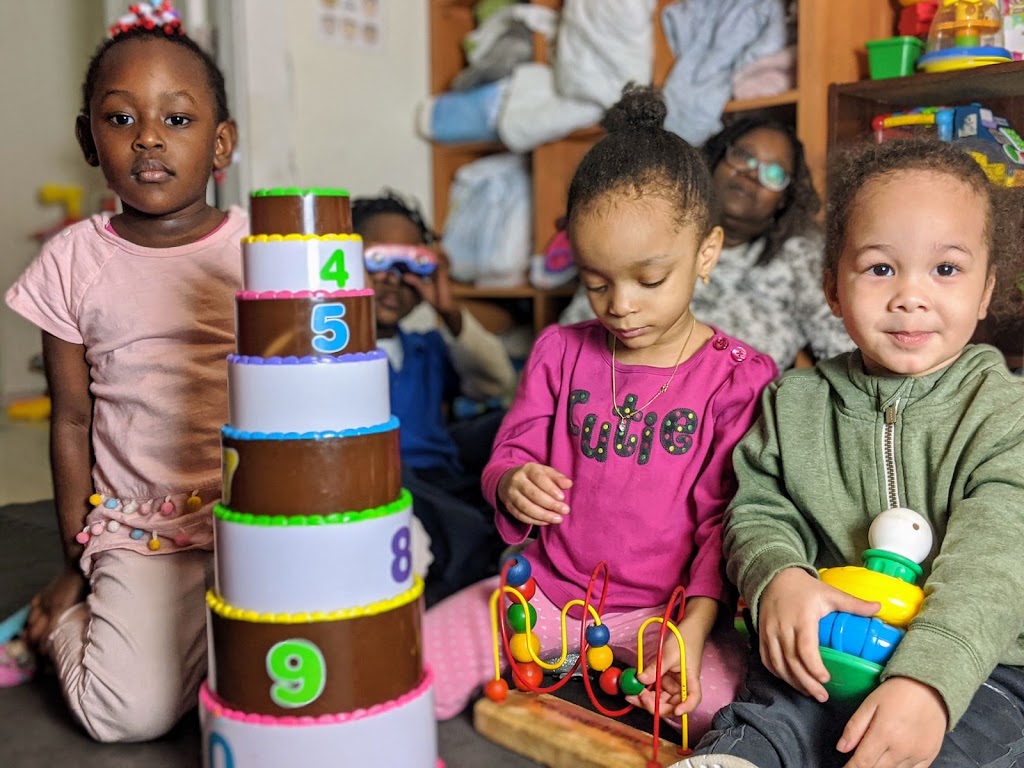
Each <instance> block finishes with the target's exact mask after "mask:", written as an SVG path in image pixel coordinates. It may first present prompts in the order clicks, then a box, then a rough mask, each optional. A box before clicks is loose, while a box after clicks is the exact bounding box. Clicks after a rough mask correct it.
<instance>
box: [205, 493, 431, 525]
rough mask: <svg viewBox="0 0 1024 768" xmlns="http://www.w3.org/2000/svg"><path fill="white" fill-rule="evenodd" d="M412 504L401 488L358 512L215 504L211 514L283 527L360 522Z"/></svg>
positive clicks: (224, 518) (233, 521) (397, 510)
mask: <svg viewBox="0 0 1024 768" xmlns="http://www.w3.org/2000/svg"><path fill="white" fill-rule="evenodd" d="M411 506H412V494H410V493H409V491H408V489H406V488H403V489H402V492H401V493H400V494H399V495H398V498H397V499H395V500H394V501H392V502H391V503H390V504H384V505H383V506H380V507H374V508H372V509H364V510H360V511H358V512H355V511H353V512H332V513H331V514H329V515H290V516H289V515H254V514H251V513H249V512H236V511H235V510H233V509H228V508H227V507H225V506H222V505H220V504H215V505H214V507H213V514H214V515H216V516H217V517H218V518H220V519H221V520H224V521H225V522H228V523H239V524H241V525H259V526H263V527H266V528H284V527H287V526H310V525H342V524H344V523H361V522H363V521H364V520H373V519H374V518H377V517H387V516H388V515H394V514H397V513H398V512H401V511H403V510H405V509H408V508H409V507H411Z"/></svg>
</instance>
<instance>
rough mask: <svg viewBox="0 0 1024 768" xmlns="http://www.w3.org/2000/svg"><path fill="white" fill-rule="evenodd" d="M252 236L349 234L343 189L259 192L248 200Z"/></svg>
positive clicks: (349, 212)
mask: <svg viewBox="0 0 1024 768" xmlns="http://www.w3.org/2000/svg"><path fill="white" fill-rule="evenodd" d="M249 230H250V233H251V234H253V235H296V234H297V235H343V234H347V233H349V232H351V231H352V208H351V206H350V205H349V197H348V192H347V191H346V190H344V189H296V188H284V189H261V190H257V191H255V192H253V193H252V196H251V197H250V198H249Z"/></svg>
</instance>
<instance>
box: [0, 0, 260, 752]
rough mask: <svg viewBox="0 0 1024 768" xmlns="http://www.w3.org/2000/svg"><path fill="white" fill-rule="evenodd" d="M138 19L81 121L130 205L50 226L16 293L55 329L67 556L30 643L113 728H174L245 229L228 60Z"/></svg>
mask: <svg viewBox="0 0 1024 768" xmlns="http://www.w3.org/2000/svg"><path fill="white" fill-rule="evenodd" d="M156 13H157V14H158V15H160V14H163V13H165V11H163V10H162V9H158V11H157V12H156ZM126 26H128V28H127V29H126V30H124V31H115V36H114V37H112V38H111V39H110V40H108V41H106V42H105V43H104V44H103V45H102V46H100V48H99V49H98V51H97V53H96V54H95V56H94V57H93V59H92V61H91V62H90V64H89V68H88V72H87V74H86V78H85V83H84V84H83V87H82V93H83V104H82V113H81V114H80V115H79V117H78V119H77V122H76V124H75V133H76V136H77V138H78V143H79V145H80V146H81V148H82V152H83V154H84V155H85V160H86V162H87V163H89V164H90V165H92V166H99V167H100V168H101V169H102V170H103V175H104V177H105V178H106V181H107V184H108V186H109V187H110V189H111V190H113V192H114V193H116V194H117V195H118V197H119V198H120V199H121V203H122V213H119V214H117V215H116V216H113V217H112V218H111V217H110V216H109V215H105V216H95V217H93V218H92V219H90V220H88V221H83V222H80V223H78V224H76V225H74V226H72V227H70V228H68V229H66V230H64V231H63V232H61V233H60V234H58V235H57V236H55V237H54V238H53V239H52V240H50V241H49V242H48V243H47V244H46V245H45V246H44V248H43V250H42V252H41V253H40V255H39V257H38V258H37V259H36V260H35V261H34V262H33V263H32V264H31V265H30V266H29V267H28V269H26V270H25V273H24V274H23V275H22V276H21V278H19V280H18V281H17V282H16V283H15V284H14V285H13V286H12V287H11V288H10V290H9V291H8V293H7V303H8V304H9V305H10V307H11V308H12V309H14V310H15V311H16V312H18V313H20V314H21V315H23V316H24V317H26V318H27V319H28V320H30V321H31V322H33V323H35V324H36V325H38V326H39V327H40V328H41V329H42V331H43V356H44V360H45V365H46V375H47V382H48V384H49V390H50V397H51V400H52V406H53V409H52V417H51V422H50V445H51V459H52V470H53V484H54V496H55V503H56V508H57V515H58V520H59V528H60V536H61V543H62V545H63V548H64V558H65V565H64V568H63V569H62V571H61V572H60V573H59V574H58V575H57V577H56V578H55V579H54V580H53V581H52V582H51V583H50V584H49V585H48V586H47V587H45V588H44V589H43V590H42V591H41V592H40V593H39V594H38V595H36V596H35V598H34V599H33V600H32V607H31V613H30V615H29V617H28V622H27V624H26V628H25V634H24V639H25V641H26V642H27V643H28V644H29V645H30V646H33V647H34V648H36V649H37V650H38V651H39V652H41V653H42V654H45V655H47V656H49V657H50V659H51V660H52V662H53V665H54V667H55V668H56V672H57V675H58V677H59V679H60V682H61V686H62V688H63V691H64V694H65V698H66V700H67V702H68V705H69V707H70V709H71V711H72V713H73V714H74V716H75V717H76V719H77V720H78V721H79V722H80V723H81V724H82V726H83V727H84V728H85V729H86V731H88V733H89V735H90V736H92V737H93V738H94V739H97V740H99V741H141V740H147V739H152V738H155V737H157V736H160V735H161V734H163V733H165V732H166V731H168V730H169V729H170V728H171V727H172V726H173V725H174V724H175V723H176V722H177V720H178V719H179V717H180V716H181V715H182V714H183V713H184V712H185V711H187V710H188V709H190V708H191V707H193V706H194V705H195V700H196V691H197V690H198V686H199V683H200V682H201V680H202V677H203V676H204V674H205V670H206V640H205V603H204V592H205V582H206V575H207V572H208V570H209V567H210V562H211V558H212V556H211V552H210V550H211V549H212V524H211V519H210V514H209V511H210V509H211V507H212V505H213V503H214V502H215V501H216V500H217V498H218V497H219V495H220V482H219V481H220V448H219V427H220V426H221V425H222V424H223V423H224V421H225V419H226V416H227V399H226V389H227V387H226V376H227V370H226V362H225V358H226V356H227V355H228V354H229V353H230V352H231V351H232V347H233V341H234V328H233V308H234V305H233V296H234V293H235V291H236V290H238V289H239V288H240V284H241V258H240V240H241V238H242V237H243V236H244V235H245V234H246V231H247V229H248V225H247V221H246V218H245V215H244V214H243V213H242V212H241V211H240V210H239V209H238V208H233V209H232V210H231V211H230V212H229V213H224V212H222V211H220V210H217V209H216V208H213V207H211V206H209V205H208V204H207V202H206V190H207V184H208V182H209V180H210V176H211V174H212V173H213V172H214V171H219V170H221V169H223V168H226V167H227V166H228V165H229V164H230V162H231V155H232V151H233V149H234V146H235V142H236V129H235V124H234V121H233V120H232V119H231V117H230V115H229V113H228V109H227V97H226V94H225V88H224V78H223V75H222V74H221V72H220V71H219V69H218V68H217V66H216V64H215V63H214V61H213V59H212V58H211V57H210V56H209V55H208V54H207V53H205V52H204V51H203V50H202V49H201V48H199V47H198V46H197V45H196V44H195V43H194V42H193V41H192V40H191V39H189V38H188V37H185V36H184V35H182V34H181V33H180V31H179V28H178V26H177V21H176V19H173V18H170V17H167V18H163V19H158V20H157V23H156V24H155V26H153V27H152V28H150V29H147V28H146V27H145V26H144V25H143V24H142V23H141V20H140V23H139V24H138V25H136V26H130V25H126Z"/></svg>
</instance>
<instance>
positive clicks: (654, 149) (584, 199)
mask: <svg viewBox="0 0 1024 768" xmlns="http://www.w3.org/2000/svg"><path fill="white" fill-rule="evenodd" d="M667 113H668V109H667V107H666V106H665V102H664V100H663V99H662V97H661V95H660V94H659V93H658V92H657V91H656V90H654V89H653V88H651V87H649V86H639V85H636V84H634V83H631V84H629V85H627V86H626V87H625V88H624V89H623V91H622V98H621V99H620V100H619V101H618V103H616V104H615V105H614V106H613V107H611V109H609V110H608V112H607V114H606V115H605V117H604V120H603V121H602V123H601V125H602V126H603V127H604V128H606V129H607V130H608V134H607V135H606V136H605V137H604V138H602V139H601V140H600V141H599V142H597V144H595V145H594V146H593V147H591V149H590V151H589V152H587V154H586V155H584V156H583V159H582V160H581V161H580V164H579V166H578V167H577V168H576V173H575V174H574V175H573V178H572V182H571V183H570V185H569V196H568V202H567V205H566V209H567V213H566V218H567V220H568V223H569V225H570V227H571V225H572V222H573V218H574V217H577V216H579V215H580V212H581V211H583V210H585V209H587V207H588V206H589V205H591V204H592V203H594V202H595V201H596V200H598V199H600V198H601V197H602V196H604V195H606V194H608V193H611V192H614V193H623V194H627V195H631V196H634V197H636V198H639V197H641V196H645V195H655V196H659V197H661V198H663V199H664V200H667V201H668V202H669V203H671V204H672V206H673V207H674V209H675V212H676V221H677V223H678V224H679V226H683V225H686V224H692V225H693V226H694V228H695V229H696V230H697V233H698V235H699V237H700V238H701V239H703V238H704V237H705V236H706V235H707V233H708V232H709V231H710V230H711V227H712V190H711V174H710V173H709V172H708V168H707V165H705V163H704V160H703V158H702V157H701V155H700V153H699V152H698V151H697V150H696V149H694V148H693V147H692V146H690V145H689V144H687V143H686V141H684V140H683V139H682V138H681V137H679V136H677V135H676V134H674V133H671V132H669V131H666V130H665V129H664V128H663V127H662V124H663V123H664V122H665V115H666V114H667Z"/></svg>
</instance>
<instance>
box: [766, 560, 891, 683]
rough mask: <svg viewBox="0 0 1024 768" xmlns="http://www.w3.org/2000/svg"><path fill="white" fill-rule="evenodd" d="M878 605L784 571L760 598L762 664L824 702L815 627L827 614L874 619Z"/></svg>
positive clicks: (823, 671) (824, 675) (825, 673)
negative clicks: (839, 612)
mask: <svg viewBox="0 0 1024 768" xmlns="http://www.w3.org/2000/svg"><path fill="white" fill-rule="evenodd" d="M880 608H881V606H880V605H879V604H878V603H869V602H867V601H865V600H860V599H858V598H856V597H853V596H852V595H848V594H846V593H845V592H841V591H840V590H838V589H836V588H835V587H830V586H828V585H827V584H824V583H822V582H820V581H818V580H817V579H816V578H814V577H813V576H811V575H810V574H809V573H807V572H806V571H804V570H803V569H801V568H787V569H786V570H784V571H781V572H780V573H778V574H777V575H776V576H775V578H773V579H772V580H771V582H769V584H768V587H767V588H766V589H765V591H764V593H763V594H762V595H761V605H760V614H759V621H758V623H759V625H760V626H759V631H760V641H761V645H760V650H761V660H762V661H763V662H764V665H765V666H766V667H767V668H768V670H769V671H770V672H772V674H774V675H775V676H776V677H780V678H782V679H783V680H785V681H786V682H787V683H789V684H790V685H791V686H793V687H794V688H796V689H797V690H798V691H802V692H803V693H806V694H807V695H808V696H813V697H814V698H815V699H817V700H818V701H827V700H828V692H827V691H826V690H825V688H824V687H823V686H822V683H825V682H827V681H828V679H829V675H828V670H826V669H825V665H824V664H823V663H822V661H821V652H820V651H819V650H818V623H819V622H820V621H821V619H822V618H824V617H825V616H827V615H828V614H829V613H831V612H832V611H844V612H846V613H853V614H856V615H857V616H873V615H874V614H875V613H877V612H878V611H879V609H880Z"/></svg>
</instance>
